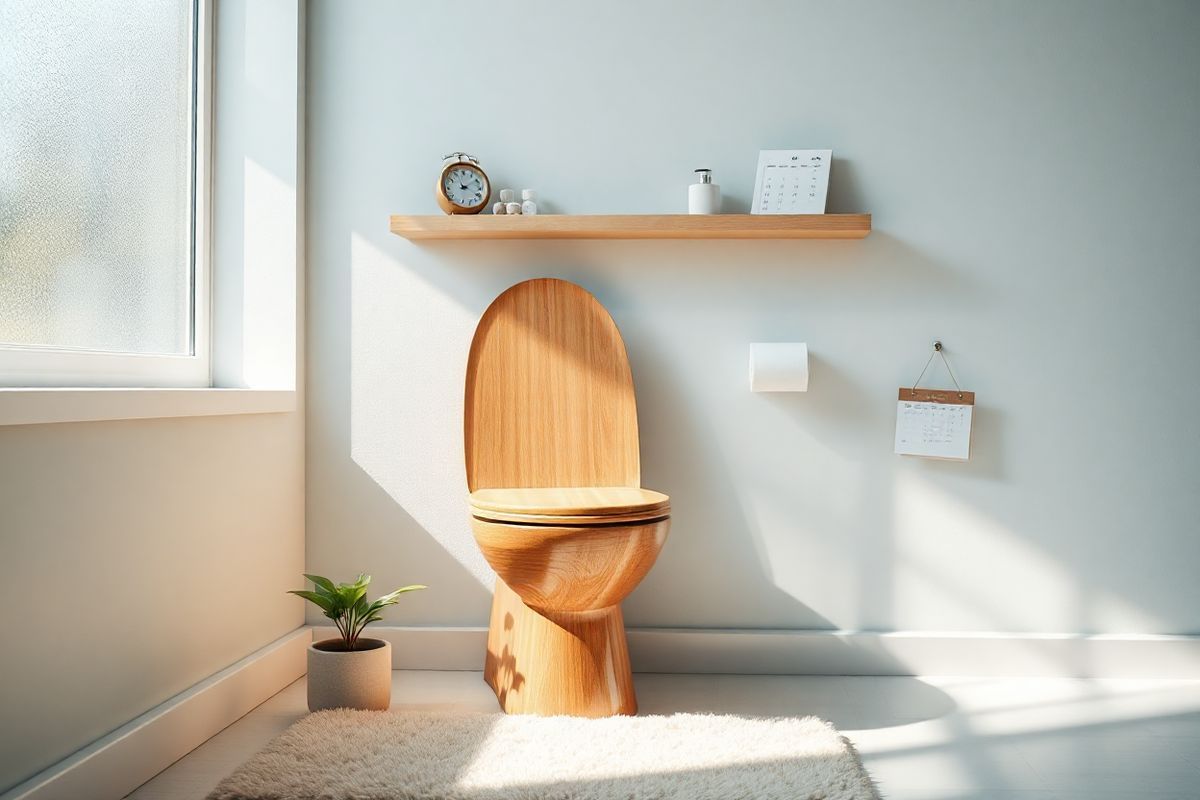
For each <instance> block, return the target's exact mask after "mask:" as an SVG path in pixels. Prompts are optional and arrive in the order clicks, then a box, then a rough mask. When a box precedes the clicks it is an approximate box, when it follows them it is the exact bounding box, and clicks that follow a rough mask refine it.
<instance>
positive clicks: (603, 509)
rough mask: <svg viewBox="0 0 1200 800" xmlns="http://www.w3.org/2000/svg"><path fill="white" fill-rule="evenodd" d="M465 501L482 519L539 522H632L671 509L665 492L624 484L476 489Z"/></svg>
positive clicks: (660, 514)
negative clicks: (467, 500)
mask: <svg viewBox="0 0 1200 800" xmlns="http://www.w3.org/2000/svg"><path fill="white" fill-rule="evenodd" d="M469 502H470V504H471V513H472V514H473V515H475V516H476V517H480V518H482V519H490V520H496V521H501V522H530V523H540V524H552V523H559V524H577V525H580V524H590V523H613V522H632V521H636V520H646V519H654V518H658V517H665V516H667V515H668V514H669V513H670V511H671V498H669V497H667V496H666V495H665V494H662V493H661V492H655V491H651V490H650V489H637V488H632V487H628V486H558V487H547V488H520V489H477V490H476V491H474V492H472V493H471V496H470V500H469Z"/></svg>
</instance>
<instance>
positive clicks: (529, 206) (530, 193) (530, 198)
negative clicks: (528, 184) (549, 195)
mask: <svg viewBox="0 0 1200 800" xmlns="http://www.w3.org/2000/svg"><path fill="white" fill-rule="evenodd" d="M521 201H522V202H521V213H522V214H536V213H538V207H537V192H535V191H534V190H533V189H522V190H521Z"/></svg>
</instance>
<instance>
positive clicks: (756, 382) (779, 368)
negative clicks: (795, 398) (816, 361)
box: [750, 342, 808, 392]
mask: <svg viewBox="0 0 1200 800" xmlns="http://www.w3.org/2000/svg"><path fill="white" fill-rule="evenodd" d="M750 391H752V392H807V391H808V344H807V343H805V342H754V343H752V344H751V345H750Z"/></svg>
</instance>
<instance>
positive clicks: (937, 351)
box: [912, 339, 963, 400]
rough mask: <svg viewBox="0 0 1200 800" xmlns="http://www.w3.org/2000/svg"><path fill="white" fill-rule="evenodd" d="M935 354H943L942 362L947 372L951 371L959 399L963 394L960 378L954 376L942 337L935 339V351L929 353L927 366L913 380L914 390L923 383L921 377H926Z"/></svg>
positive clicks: (951, 378)
mask: <svg viewBox="0 0 1200 800" xmlns="http://www.w3.org/2000/svg"><path fill="white" fill-rule="evenodd" d="M934 356H941V357H942V363H943V364H945V365H946V372H949V373H950V380H952V381H954V388H955V389H956V390H957V391H958V399H959V400H961V399H962V396H963V392H962V387H961V386H959V385H958V378H956V377H954V369H953V368H951V366H950V361H949V359H947V358H946V354H945V352H943V351H942V342H941V340H940V339H935V340H934V342H933V352H932V353H930V354H929V360H928V361H926V362H925V368H924V369H922V370H921V374H920V375H918V376H917V379H916V380H915V381H913V385H912V390H913V391H914V392H915V391H916V390H917V387H918V386H919V385H920V384H921V378H924V377H925V373H926V372H928V371H929V365H930V364H932V363H933V358H934Z"/></svg>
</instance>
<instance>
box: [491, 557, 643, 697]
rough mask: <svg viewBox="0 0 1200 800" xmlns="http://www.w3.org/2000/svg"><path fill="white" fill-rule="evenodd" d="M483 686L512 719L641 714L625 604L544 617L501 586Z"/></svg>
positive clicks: (498, 586)
mask: <svg viewBox="0 0 1200 800" xmlns="http://www.w3.org/2000/svg"><path fill="white" fill-rule="evenodd" d="M483 677H484V680H486V681H487V682H488V685H490V686H491V687H492V689H493V690H494V691H495V692H496V699H497V700H499V701H500V707H501V708H503V709H504V710H505V712H507V713H509V714H540V715H543V716H549V715H555V714H567V715H570V716H576V717H608V716H612V715H614V714H636V713H637V698H636V697H635V696H634V691H633V674H632V672H631V671H630V668H629V649H628V647H627V646H626V643H625V622H624V619H623V618H622V616H621V607H620V606H619V605H615V606H610V607H608V608H602V609H598V610H595V611H567V612H561V613H555V614H553V615H546V614H542V613H539V612H537V611H535V610H533V609H532V608H530V607H529V606H527V605H525V604H524V603H523V602H521V598H520V597H519V596H517V593H516V592H514V591H513V590H512V589H510V588H509V587H508V585H507V584H506V583H504V581H502V580H499V579H497V580H496V595H495V599H494V600H493V601H492V620H491V626H490V627H489V629H488V643H487V660H486V662H485V664H484V668H483Z"/></svg>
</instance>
